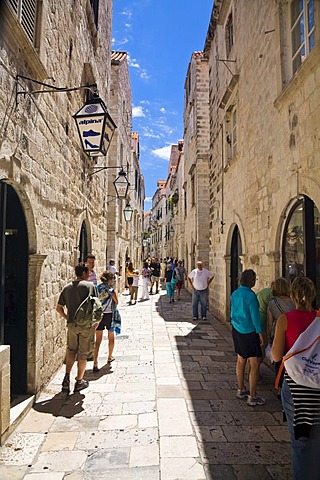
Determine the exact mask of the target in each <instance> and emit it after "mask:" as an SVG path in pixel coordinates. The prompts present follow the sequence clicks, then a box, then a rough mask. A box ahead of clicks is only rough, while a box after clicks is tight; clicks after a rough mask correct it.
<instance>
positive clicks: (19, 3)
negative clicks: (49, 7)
mask: <svg viewBox="0 0 320 480" xmlns="http://www.w3.org/2000/svg"><path fill="white" fill-rule="evenodd" d="M7 3H8V4H9V5H10V6H11V8H12V10H13V11H14V13H15V14H16V16H17V18H18V20H19V22H20V24H21V26H22V28H23V30H24V31H25V32H26V34H27V36H28V37H29V39H30V41H31V42H32V43H34V34H35V28H36V15H37V0H7Z"/></svg>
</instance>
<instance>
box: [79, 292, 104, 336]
mask: <svg viewBox="0 0 320 480" xmlns="http://www.w3.org/2000/svg"><path fill="white" fill-rule="evenodd" d="M102 314H103V313H102V303H101V301H100V299H99V298H98V297H95V296H93V295H88V296H87V298H85V299H84V300H83V302H82V303H80V305H79V307H78V308H77V311H76V313H75V314H74V317H73V320H74V323H75V324H76V325H78V326H80V327H83V328H89V327H92V325H93V324H94V323H97V322H99V323H100V321H101V319H102Z"/></svg>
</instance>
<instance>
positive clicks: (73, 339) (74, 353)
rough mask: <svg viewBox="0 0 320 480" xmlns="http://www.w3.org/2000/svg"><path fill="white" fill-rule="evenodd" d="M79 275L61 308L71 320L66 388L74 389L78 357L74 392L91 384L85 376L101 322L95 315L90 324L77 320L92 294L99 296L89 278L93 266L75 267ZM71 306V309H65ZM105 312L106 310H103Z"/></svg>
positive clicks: (63, 296)
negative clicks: (84, 303) (79, 311)
mask: <svg viewBox="0 0 320 480" xmlns="http://www.w3.org/2000/svg"><path fill="white" fill-rule="evenodd" d="M75 275H76V279H75V280H73V281H72V282H71V283H69V284H68V285H66V286H65V287H64V288H63V290H62V292H61V293H60V296H59V300H58V304H57V308H56V309H57V312H58V313H59V314H60V315H61V316H62V317H63V318H65V319H66V320H67V329H68V332H67V353H66V373H65V376H64V379H63V382H62V391H63V392H66V393H69V392H70V372H71V370H72V367H73V365H74V363H75V361H76V358H77V366H78V368H77V377H76V383H75V386H74V392H79V391H80V390H83V389H84V388H87V387H88V386H89V382H88V381H87V380H84V378H83V376H84V373H85V370H86V366H87V359H88V358H89V357H91V356H92V354H93V348H94V334H95V329H96V328H97V326H98V325H99V323H100V320H101V314H100V316H99V318H98V317H97V318H93V317H92V321H91V322H90V324H85V325H79V324H77V323H76V321H75V317H76V314H77V312H78V310H79V307H80V305H81V304H82V303H83V302H84V301H85V300H86V299H87V298H88V297H89V296H90V295H91V296H93V297H97V290H96V287H95V286H94V284H93V283H92V282H89V281H88V278H89V268H88V267H87V266H86V265H85V264H83V263H82V264H79V265H77V266H76V267H75ZM65 307H66V308H67V313H66V312H65ZM101 313H102V310H101Z"/></svg>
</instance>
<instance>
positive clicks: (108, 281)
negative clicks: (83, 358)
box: [93, 270, 118, 373]
mask: <svg viewBox="0 0 320 480" xmlns="http://www.w3.org/2000/svg"><path fill="white" fill-rule="evenodd" d="M100 280H101V283H99V284H98V285H97V290H98V295H99V298H100V300H101V303H102V312H103V317H102V320H101V322H100V323H99V325H98V327H97V329H96V340H95V344H94V357H93V372H94V373H97V372H99V370H100V369H99V366H98V357H99V349H100V345H101V342H102V337H103V331H104V330H105V329H106V330H108V363H111V362H113V360H114V357H113V356H112V354H113V350H114V329H113V327H112V314H113V311H114V309H115V308H116V306H117V305H118V296H117V293H116V291H115V288H114V285H115V275H114V273H112V272H110V271H109V270H106V271H104V272H103V274H102V275H101V277H100Z"/></svg>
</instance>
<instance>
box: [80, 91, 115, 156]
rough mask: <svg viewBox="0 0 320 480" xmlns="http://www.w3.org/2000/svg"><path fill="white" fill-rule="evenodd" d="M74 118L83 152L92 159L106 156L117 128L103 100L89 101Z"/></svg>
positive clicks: (97, 98) (96, 98) (94, 99)
mask: <svg viewBox="0 0 320 480" xmlns="http://www.w3.org/2000/svg"><path fill="white" fill-rule="evenodd" d="M73 118H74V119H75V121H76V124H77V128H78V133H79V137H80V140H81V144H82V148H83V151H84V152H85V153H87V154H88V155H90V156H91V157H95V156H100V155H106V154H107V151H108V148H109V145H110V142H111V140H112V137H113V134H114V131H115V129H116V128H117V126H116V124H115V123H114V121H113V120H112V118H111V116H110V115H109V113H108V110H107V107H106V105H105V104H104V102H103V101H102V100H101V98H99V97H95V98H93V99H92V100H89V101H88V102H87V103H86V104H85V105H84V106H83V107H82V108H80V110H79V111H78V112H77V113H76V114H75V115H73Z"/></svg>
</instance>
